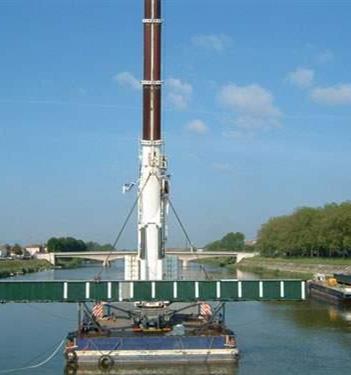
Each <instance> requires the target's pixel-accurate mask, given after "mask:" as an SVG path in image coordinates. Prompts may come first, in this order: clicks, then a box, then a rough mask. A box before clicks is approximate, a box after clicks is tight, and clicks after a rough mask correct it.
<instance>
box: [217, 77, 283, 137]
mask: <svg viewBox="0 0 351 375" xmlns="http://www.w3.org/2000/svg"><path fill="white" fill-rule="evenodd" d="M218 100H219V103H220V104H221V105H222V106H223V107H224V108H227V109H228V110H230V111H231V112H233V114H234V118H233V119H232V120H231V123H232V125H234V129H232V130H229V131H228V132H227V133H233V131H234V134H237V133H238V129H240V130H241V132H240V134H241V133H242V132H243V131H244V132H246V133H252V132H253V131H257V130H261V129H271V128H275V127H279V126H280V118H281V116H282V113H281V111H280V110H279V108H277V107H276V106H275V105H274V104H273V101H274V98H273V95H272V94H271V93H270V91H268V90H267V89H265V88H263V87H261V86H259V85H257V84H252V85H247V86H239V85H236V84H228V85H225V86H223V87H222V88H221V89H220V92H219V94H218Z"/></svg>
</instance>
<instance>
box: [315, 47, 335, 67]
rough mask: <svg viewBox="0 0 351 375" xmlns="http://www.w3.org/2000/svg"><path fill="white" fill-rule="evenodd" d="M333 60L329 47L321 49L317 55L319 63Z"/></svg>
mask: <svg viewBox="0 0 351 375" xmlns="http://www.w3.org/2000/svg"><path fill="white" fill-rule="evenodd" d="M333 60H334V53H333V52H332V51H330V50H329V49H326V50H324V51H322V52H321V53H320V54H319V55H317V62H319V63H320V64H326V63H329V62H331V61H333Z"/></svg>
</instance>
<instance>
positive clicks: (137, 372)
mask: <svg viewBox="0 0 351 375" xmlns="http://www.w3.org/2000/svg"><path fill="white" fill-rule="evenodd" d="M65 374H67V375H68V374H69V375H71V374H72V375H73V374H77V375H100V374H101V375H106V371H101V370H100V369H99V368H98V367H97V366H86V367H82V366H80V367H79V368H78V369H75V368H73V367H66V369H65ZM108 374H109V375H236V374H238V372H237V366H236V365H235V364H197V365H191V364H182V365H179V364H178V365H177V364H173V363H168V364H164V365H157V366H155V365H154V366H146V365H133V366H131V365H130V366H118V367H117V366H116V367H114V368H112V369H111V370H109V371H108Z"/></svg>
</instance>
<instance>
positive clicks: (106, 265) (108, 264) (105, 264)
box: [102, 259, 111, 267]
mask: <svg viewBox="0 0 351 375" xmlns="http://www.w3.org/2000/svg"><path fill="white" fill-rule="evenodd" d="M102 266H103V267H111V261H110V260H108V259H104V261H103V262H102Z"/></svg>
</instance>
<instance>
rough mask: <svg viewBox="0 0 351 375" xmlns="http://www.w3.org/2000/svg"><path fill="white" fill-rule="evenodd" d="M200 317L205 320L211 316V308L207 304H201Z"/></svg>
mask: <svg viewBox="0 0 351 375" xmlns="http://www.w3.org/2000/svg"><path fill="white" fill-rule="evenodd" d="M200 315H201V316H203V317H204V318H205V319H208V318H210V317H211V316H212V306H211V305H210V304H209V303H202V304H201V305H200Z"/></svg>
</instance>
